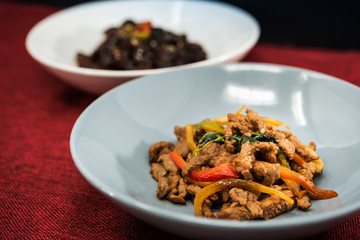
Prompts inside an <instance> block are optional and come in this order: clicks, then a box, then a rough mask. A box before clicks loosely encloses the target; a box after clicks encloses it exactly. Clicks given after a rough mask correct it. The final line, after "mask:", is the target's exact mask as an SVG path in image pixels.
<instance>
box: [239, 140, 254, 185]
mask: <svg viewBox="0 0 360 240" xmlns="http://www.w3.org/2000/svg"><path fill="white" fill-rule="evenodd" d="M254 152H255V148H254V146H253V144H251V143H250V142H246V143H244V144H243V145H242V146H241V151H240V154H239V157H238V158H236V159H235V170H236V171H237V172H238V173H241V175H242V176H243V177H244V179H245V180H253V176H252V175H251V173H250V170H251V169H252V165H253V163H254V162H255V156H254Z"/></svg>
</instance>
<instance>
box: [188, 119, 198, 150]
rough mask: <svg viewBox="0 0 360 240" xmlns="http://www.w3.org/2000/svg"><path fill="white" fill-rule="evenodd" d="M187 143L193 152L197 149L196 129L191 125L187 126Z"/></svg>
mask: <svg viewBox="0 0 360 240" xmlns="http://www.w3.org/2000/svg"><path fill="white" fill-rule="evenodd" d="M186 142H187V146H188V148H189V149H190V150H191V151H192V152H193V151H195V149H196V144H195V142H194V127H193V126H192V125H190V124H187V125H186Z"/></svg>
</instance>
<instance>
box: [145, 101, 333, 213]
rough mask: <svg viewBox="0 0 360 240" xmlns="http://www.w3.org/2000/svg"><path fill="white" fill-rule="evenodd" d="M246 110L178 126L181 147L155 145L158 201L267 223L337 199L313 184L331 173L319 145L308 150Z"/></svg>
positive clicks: (153, 171) (152, 158)
mask: <svg viewBox="0 0 360 240" xmlns="http://www.w3.org/2000/svg"><path fill="white" fill-rule="evenodd" d="M244 109H245V107H242V108H241V109H240V110H239V111H238V112H237V113H229V114H228V115H227V116H223V117H218V118H215V119H205V120H203V121H201V122H200V123H197V124H187V125H186V126H184V127H180V126H175V128H174V133H175V135H176V138H177V142H176V144H173V143H171V142H164V141H161V142H158V143H155V144H154V145H152V146H150V148H149V163H150V165H151V170H150V173H151V175H152V177H153V178H154V179H155V180H156V181H157V182H158V188H157V190H156V194H157V197H158V198H160V199H167V200H169V201H171V202H173V203H177V204H186V202H187V200H191V201H192V202H193V204H194V212H195V215H196V216H201V217H206V218H218V219H232V220H253V219H264V220H268V219H271V218H274V217H276V216H278V215H280V214H282V213H285V212H289V211H291V210H293V209H294V208H298V209H301V210H307V209H309V208H310V207H311V206H312V203H311V201H312V200H313V199H330V198H334V197H337V196H338V194H337V193H336V192H335V191H332V190H323V189H320V188H317V187H316V186H315V184H314V182H313V179H314V178H315V177H317V176H319V175H320V174H321V173H322V171H323V168H324V163H323V161H322V159H321V158H320V157H319V156H318V155H317V153H316V144H315V143H314V142H310V144H309V145H305V144H304V143H302V142H301V141H300V140H299V139H298V138H297V137H296V136H295V135H293V134H292V133H291V131H290V130H289V127H288V126H287V125H285V124H284V123H282V122H280V121H278V120H275V119H272V118H267V117H260V116H259V115H258V113H257V112H255V111H254V110H252V109H249V108H247V109H246V111H245V112H246V113H245V114H242V111H243V110H244ZM282 129H283V130H282Z"/></svg>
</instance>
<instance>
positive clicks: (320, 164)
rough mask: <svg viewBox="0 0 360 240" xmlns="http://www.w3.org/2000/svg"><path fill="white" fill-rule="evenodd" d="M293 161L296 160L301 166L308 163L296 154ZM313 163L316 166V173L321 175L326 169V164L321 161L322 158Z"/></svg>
mask: <svg viewBox="0 0 360 240" xmlns="http://www.w3.org/2000/svg"><path fill="white" fill-rule="evenodd" d="M309 150H310V151H313V152H314V153H315V151H314V150H312V149H311V148H309ZM315 154H316V153H315ZM293 160H294V162H296V163H297V164H298V165H300V166H302V165H303V164H304V163H306V161H305V160H304V159H303V158H302V157H301V156H299V154H297V153H295V154H294V158H293ZM311 162H312V163H313V164H314V165H315V171H316V172H318V173H321V171H322V170H323V168H324V163H323V161H322V160H321V158H319V159H316V160H313V161H311Z"/></svg>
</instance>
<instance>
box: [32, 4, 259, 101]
mask: <svg viewBox="0 0 360 240" xmlns="http://www.w3.org/2000/svg"><path fill="white" fill-rule="evenodd" d="M127 19H132V20H134V21H147V20H150V21H151V22H152V23H153V26H155V27H162V28H164V29H166V30H169V31H172V32H174V33H177V34H186V35H187V37H188V39H189V41H191V42H196V43H199V44H200V45H201V46H202V47H203V48H204V49H205V51H206V52H207V54H208V59H207V60H204V61H200V62H196V63H192V64H187V65H182V66H177V67H170V68H162V69H152V70H96V69H87V68H81V67H78V66H77V64H76V57H75V56H76V54H77V53H78V52H83V53H86V54H90V53H91V52H93V51H94V50H95V48H96V47H97V46H98V45H99V44H100V42H101V41H102V40H103V33H104V31H105V30H106V29H108V28H109V27H114V26H115V27H116V26H119V25H120V24H121V23H122V22H123V21H125V20H127ZM259 35H260V29H259V25H258V23H257V21H256V20H255V19H254V18H253V17H252V16H251V15H249V14H248V13H247V12H245V11H243V10H242V9H239V8H236V7H233V6H231V5H228V4H224V3H219V2H213V1H186V0H185V1H101V2H89V3H85V4H80V5H77V6H74V7H70V8H68V9H65V10H62V11H59V12H57V13H55V14H52V15H50V16H49V17H47V18H45V19H43V20H42V21H40V22H39V23H37V24H36V25H35V26H34V27H33V28H32V29H31V30H30V32H29V34H28V36H27V38H26V48H27V50H28V52H29V54H30V55H31V56H32V57H33V58H34V59H35V60H36V61H38V62H39V63H40V64H41V65H43V66H44V67H45V68H46V69H47V70H49V71H50V72H51V73H53V74H54V75H56V76H57V77H59V78H60V79H62V80H64V81H66V82H68V83H70V84H72V85H73V86H76V87H78V88H80V89H83V90H85V91H88V92H90V93H94V94H101V93H104V92H105V91H107V90H109V89H111V88H113V87H115V86H116V85H119V84H121V83H124V82H126V81H128V80H130V79H133V78H136V77H140V76H144V75H149V74H155V73H160V72H164V71H168V70H172V69H179V68H187V67H195V66H205V65H210V64H216V63H223V62H234V61H239V60H240V59H242V58H243V57H244V56H245V55H246V54H247V53H248V52H249V50H250V49H251V48H252V47H253V46H254V45H255V44H256V42H257V40H258V38H259Z"/></svg>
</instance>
